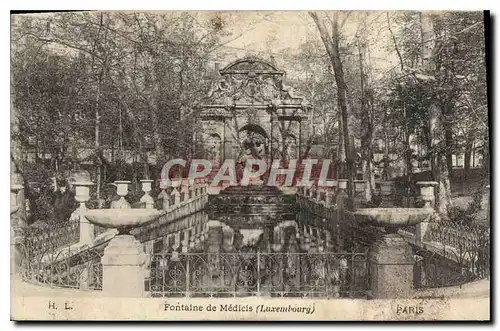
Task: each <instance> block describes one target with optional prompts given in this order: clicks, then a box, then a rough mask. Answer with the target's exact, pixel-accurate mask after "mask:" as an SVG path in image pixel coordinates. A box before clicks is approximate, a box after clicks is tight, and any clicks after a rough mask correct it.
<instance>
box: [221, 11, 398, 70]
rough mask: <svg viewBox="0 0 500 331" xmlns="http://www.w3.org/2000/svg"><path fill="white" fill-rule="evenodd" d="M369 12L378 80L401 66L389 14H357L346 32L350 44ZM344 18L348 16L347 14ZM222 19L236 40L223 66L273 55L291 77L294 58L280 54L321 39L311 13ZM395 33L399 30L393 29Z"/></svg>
mask: <svg viewBox="0 0 500 331" xmlns="http://www.w3.org/2000/svg"><path fill="white" fill-rule="evenodd" d="M365 13H366V15H367V16H366V17H367V18H366V21H367V25H368V31H369V32H368V40H369V49H370V54H371V64H372V67H373V76H374V78H377V76H380V75H381V74H383V73H385V72H386V71H387V70H389V69H390V68H392V67H394V66H395V65H396V64H397V61H396V60H397V58H396V57H395V54H394V51H393V49H394V48H393V45H392V40H391V39H390V35H389V32H388V29H387V22H386V18H385V17H386V16H385V13H384V12H353V13H351V14H350V15H349V16H348V18H347V19H346V23H345V25H344V27H343V29H342V33H343V34H345V36H346V37H347V40H348V41H352V40H354V36H355V34H356V31H357V29H358V28H359V27H360V26H361V16H364V15H365ZM341 15H342V16H341V17H344V16H345V15H346V14H344V13H342V14H341ZM222 17H223V19H224V21H225V22H227V23H226V24H228V25H229V26H230V27H231V30H232V32H233V33H232V35H231V36H228V37H226V38H225V39H226V40H231V39H233V38H236V39H234V40H233V41H231V42H229V43H228V44H226V45H225V46H224V47H222V48H221V49H220V50H219V52H218V54H217V56H218V57H219V59H220V62H221V66H225V65H226V64H228V63H230V62H232V61H233V60H236V59H237V58H239V57H243V56H245V55H261V56H264V57H267V58H268V57H269V56H270V54H271V53H273V55H274V57H275V60H276V62H277V63H278V66H279V67H280V69H282V70H285V71H287V74H288V75H291V74H292V75H293V73H291V72H290V70H287V67H291V66H293V64H291V63H287V62H288V61H291V59H290V58H288V57H287V56H283V55H281V54H280V51H283V50H284V49H292V50H293V49H297V48H298V47H299V46H300V45H301V44H303V43H305V42H306V41H307V40H309V41H312V40H318V41H320V40H321V39H320V36H319V33H318V30H317V27H316V25H315V24H314V22H313V20H312V18H311V17H310V16H309V14H308V13H307V12H296V11H282V12H265V11H263V12H224V13H222ZM393 30H397V28H396V27H395V26H393ZM240 35H241V36H240ZM287 55H289V53H287Z"/></svg>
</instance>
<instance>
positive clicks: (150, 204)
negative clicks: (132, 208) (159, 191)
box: [140, 179, 155, 209]
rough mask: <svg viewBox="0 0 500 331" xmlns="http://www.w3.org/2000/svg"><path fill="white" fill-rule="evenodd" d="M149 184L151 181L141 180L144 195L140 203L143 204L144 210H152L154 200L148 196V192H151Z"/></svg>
mask: <svg viewBox="0 0 500 331" xmlns="http://www.w3.org/2000/svg"><path fill="white" fill-rule="evenodd" d="M151 183H153V180H151V179H141V185H142V191H143V192H144V195H143V196H142V197H141V199H140V202H142V203H144V204H145V205H146V208H149V209H152V208H154V204H155V200H154V199H153V197H152V196H151V195H150V194H149V192H151Z"/></svg>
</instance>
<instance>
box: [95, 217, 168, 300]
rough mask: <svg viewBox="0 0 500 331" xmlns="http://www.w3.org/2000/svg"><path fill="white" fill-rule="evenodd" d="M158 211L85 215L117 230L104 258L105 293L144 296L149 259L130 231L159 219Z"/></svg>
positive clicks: (103, 282) (96, 222)
mask: <svg viewBox="0 0 500 331" xmlns="http://www.w3.org/2000/svg"><path fill="white" fill-rule="evenodd" d="M160 214H161V212H160V211H158V210H156V209H130V208H121V209H93V210H89V211H87V212H86V213H85V217H86V218H87V219H88V220H89V222H91V223H93V224H97V225H99V226H102V227H105V228H116V229H118V234H117V235H116V236H115V237H114V238H113V239H111V241H110V243H109V244H108V246H107V247H106V248H105V249H104V255H103V257H102V258H101V263H102V266H103V276H102V277H103V280H102V290H103V293H105V294H106V295H109V296H112V297H144V296H145V289H144V280H145V278H146V276H147V274H148V263H149V256H148V255H147V254H146V253H144V248H143V247H142V244H141V243H140V242H139V241H138V240H136V239H135V238H134V236H133V235H132V234H130V231H131V230H132V229H134V228H137V227H141V226H144V225H147V224H149V223H151V222H153V221H154V220H156V219H157V218H158V217H159V216H160Z"/></svg>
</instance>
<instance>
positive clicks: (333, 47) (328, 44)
mask: <svg viewBox="0 0 500 331" xmlns="http://www.w3.org/2000/svg"><path fill="white" fill-rule="evenodd" d="M309 14H310V16H311V17H312V18H313V20H314V22H315V23H316V26H317V27H318V30H319V33H320V36H321V39H322V40H323V44H324V45H325V48H326V52H327V53H328V56H329V57H330V60H331V62H332V67H333V71H334V74H335V83H336V85H337V103H338V105H339V109H340V113H341V116H342V131H343V132H342V133H343V136H344V146H345V156H346V170H347V179H348V182H347V194H348V195H349V198H350V201H351V202H352V200H353V197H354V178H355V176H354V170H355V169H354V159H353V155H352V148H351V146H350V145H351V143H350V139H349V129H348V123H347V119H348V106H347V98H348V95H347V84H346V83H345V79H344V70H343V67H342V61H341V60H340V52H339V39H340V31H339V23H338V18H337V15H335V16H334V18H333V22H332V36H331V37H330V34H329V33H328V30H327V29H326V25H325V22H324V20H323V19H320V18H319V17H318V15H317V14H316V13H313V12H310V13H309Z"/></svg>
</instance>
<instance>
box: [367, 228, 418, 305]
mask: <svg viewBox="0 0 500 331" xmlns="http://www.w3.org/2000/svg"><path fill="white" fill-rule="evenodd" d="M368 261H369V266H370V282H371V284H370V289H371V294H372V296H373V298H375V299H393V298H408V297H409V296H410V294H411V292H412V288H413V264H414V258H413V252H412V249H411V247H410V245H409V244H408V243H407V242H406V241H405V240H404V239H403V237H401V236H400V235H399V234H397V233H388V234H386V235H384V237H383V238H382V239H381V240H379V241H377V242H375V243H374V244H373V245H372V247H370V251H369V253H368Z"/></svg>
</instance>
